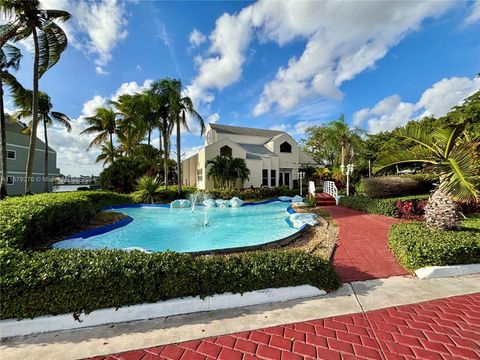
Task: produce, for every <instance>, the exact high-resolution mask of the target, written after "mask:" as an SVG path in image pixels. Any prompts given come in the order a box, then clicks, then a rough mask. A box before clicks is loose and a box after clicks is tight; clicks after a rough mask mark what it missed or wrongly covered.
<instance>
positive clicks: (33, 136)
mask: <svg viewBox="0 0 480 360" xmlns="http://www.w3.org/2000/svg"><path fill="white" fill-rule="evenodd" d="M32 35H33V43H34V45H35V55H34V59H33V96H32V107H33V109H32V129H31V132H30V145H29V147H28V155H27V166H26V169H25V176H26V179H25V194H31V192H32V173H33V160H34V158H35V148H36V146H37V126H38V63H39V52H40V50H39V47H38V37H37V29H36V28H33V31H32Z"/></svg>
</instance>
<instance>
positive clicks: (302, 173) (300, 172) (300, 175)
mask: <svg viewBox="0 0 480 360" xmlns="http://www.w3.org/2000/svg"><path fill="white" fill-rule="evenodd" d="M297 175H298V181H299V182H300V196H302V180H303V178H304V177H305V173H304V172H303V171H299V172H298V173H297Z"/></svg>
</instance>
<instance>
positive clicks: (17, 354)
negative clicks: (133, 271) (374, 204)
mask: <svg viewBox="0 0 480 360" xmlns="http://www.w3.org/2000/svg"><path fill="white" fill-rule="evenodd" d="M477 292H480V276H479V275H471V276H463V277H457V278H444V279H430V280H419V279H416V278H413V277H391V278H387V279H377V280H368V281H363V282H353V283H351V284H345V285H344V286H343V287H342V288H340V289H339V290H337V291H335V292H332V293H330V294H328V295H326V296H322V297H318V298H311V299H304V300H295V301H289V302H284V303H273V304H268V305H260V306H251V307H247V308H241V309H234V310H228V311H219V312H215V313H200V314H192V315H184V316H176V317H171V318H161V319H152V320H147V321H137V322H131V323H125V324H117V325H110V326H99V327H95V328H90V329H81V330H75V331H65V332H57V333H48V334H39V335H36V336H28V337H22V338H12V339H7V340H5V341H4V342H2V344H1V346H0V355H1V356H2V358H5V359H26V358H32V357H35V358H40V359H76V358H85V357H90V356H95V355H100V354H111V353H118V352H123V351H128V350H133V349H140V348H147V347H152V346H158V345H162V344H170V343H177V342H181V341H187V340H192V339H198V338H205V337H211V336H218V335H223V334H231V333H236V332H240V331H247V330H254V329H258V328H264V327H271V326H277V325H281V324H289V323H294V322H301V321H306V320H313V319H322V318H326V317H332V316H337V315H344V314H352V313H360V312H364V311H370V310H375V309H381V308H385V307H390V306H398V305H405V304H413V303H418V302H422V301H428V300H434V299H440V298H445V297H450V296H456V295H466V294H472V293H477Z"/></svg>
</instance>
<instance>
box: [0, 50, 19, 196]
mask: <svg viewBox="0 0 480 360" xmlns="http://www.w3.org/2000/svg"><path fill="white" fill-rule="evenodd" d="M21 58H22V54H21V53H20V50H19V49H18V48H17V47H15V46H13V45H11V44H5V45H4V46H2V48H1V49H0V149H1V150H0V152H1V163H2V176H1V177H0V199H3V198H4V197H5V196H7V170H8V169H7V136H6V130H5V122H6V120H5V108H4V104H3V95H4V90H3V87H4V84H5V85H6V86H8V87H9V88H10V92H11V94H12V95H13V94H15V93H18V92H22V91H23V90H24V89H23V86H22V85H21V84H20V83H19V82H18V81H17V79H16V78H15V76H14V75H13V74H11V72H10V71H11V70H14V71H17V70H18V69H19V68H20V59H21Z"/></svg>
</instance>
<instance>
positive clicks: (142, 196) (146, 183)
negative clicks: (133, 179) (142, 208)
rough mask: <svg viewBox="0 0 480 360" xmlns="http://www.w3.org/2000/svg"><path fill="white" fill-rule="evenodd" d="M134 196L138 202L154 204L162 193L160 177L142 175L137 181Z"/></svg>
mask: <svg viewBox="0 0 480 360" xmlns="http://www.w3.org/2000/svg"><path fill="white" fill-rule="evenodd" d="M136 190H137V191H135V192H134V193H133V194H132V196H133V200H134V201H135V202H138V203H144V204H153V203H155V200H157V199H158V197H159V195H160V194H161V193H162V185H161V183H160V179H159V178H158V177H152V176H142V177H141V178H140V179H138V181H137V187H136Z"/></svg>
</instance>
